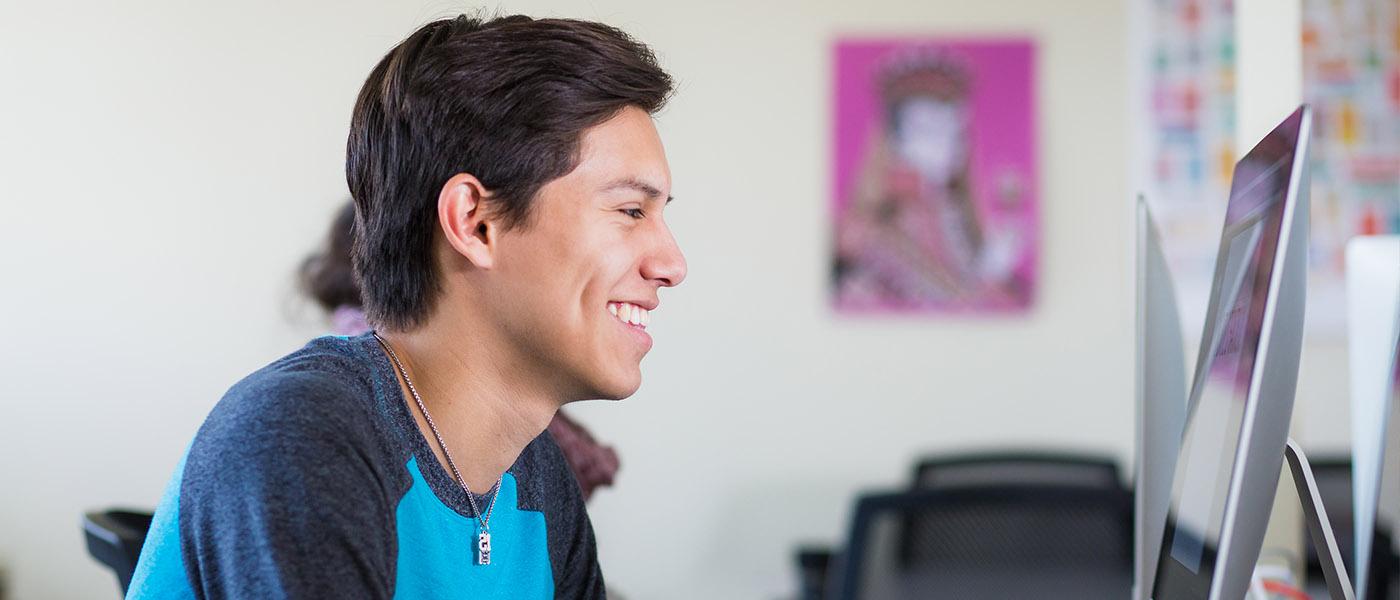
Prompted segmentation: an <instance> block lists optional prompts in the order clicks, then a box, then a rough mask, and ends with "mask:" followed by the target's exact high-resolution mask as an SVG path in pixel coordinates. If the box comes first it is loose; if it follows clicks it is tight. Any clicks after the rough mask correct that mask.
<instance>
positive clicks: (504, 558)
mask: <svg viewBox="0 0 1400 600" xmlns="http://www.w3.org/2000/svg"><path fill="white" fill-rule="evenodd" d="M455 458H457V459H458V460H459V461H469V460H471V458H470V457H461V456H458V457H455ZM497 493H498V494H499V496H500V497H499V499H497V501H496V507H495V511H494V513H493V514H492V515H491V519H490V522H489V526H490V533H491V564H489V565H479V564H476V543H477V534H478V532H479V530H480V526H479V525H478V523H477V521H476V519H475V518H474V517H473V514H474V513H473V512H472V509H471V507H470V505H469V504H468V502H467V498H466V494H465V493H464V492H463V491H462V489H461V487H459V486H458V485H457V483H456V482H455V481H454V480H453V479H452V477H451V475H449V474H448V473H447V472H446V471H445V470H444V469H443V468H442V466H441V464H440V463H439V462H438V461H437V459H436V457H435V456H434V454H433V452H432V450H431V449H430V447H429V446H428V442H427V440H425V439H424V437H423V435H422V434H421V432H420V431H419V429H418V426H417V424H416V423H415V421H414V419H413V416H412V413H410V412H409V408H408V405H407V404H406V403H405V402H404V397H403V394H402V391H401V389H400V387H399V383H398V380H397V379H396V378H395V375H394V371H393V367H392V365H391V364H390V363H389V361H388V359H387V358H386V357H385V356H384V354H383V352H382V351H381V350H380V346H379V345H378V342H377V341H376V340H375V339H374V337H373V335H370V334H366V335H362V336H358V337H352V338H346V337H323V338H318V339H316V340H313V341H312V342H311V343H309V344H307V345H306V346H305V347H304V348H302V349H301V350H298V351H296V352H294V353H292V354H290V355H288V356H286V357H283V358H282V359H280V360H278V361H276V362H274V363H272V364H270V365H268V366H266V367H264V368H262V369H260V370H258V371H257V372H255V373H253V374H252V375H249V376H248V377H247V378H245V379H244V380H242V381H240V382H238V383H237V384H235V385H234V386H233V388H231V389H230V390H229V391H228V393H227V394H225V396H224V398H223V399H222V400H221V401H220V402H219V403H218V405H217V406H215V407H214V410H213V412H211V413H210V415H209V417H208V419H207V420H206V421H205V422H204V425H203V426H202V427H201V428H200V429H199V432H198V434H197V435H196V436H195V439H194V441H193V442H192V443H191V445H190V448H189V450H188V452H187V453H186V456H185V458H184V459H183V460H182V461H181V464H180V466H179V467H178V468H177V469H176V473H175V476H174V477H173V478H172V480H171V483H170V485H169V487H168V488H167V489H166V493H165V496H164V498H163V499H162V501H161V504H160V507H159V508H158V509H157V510H156V517H155V521H154V523H153V524H152V527H151V531H150V534H149V535H148V537H147V539H146V544H145V546H144V547H143V548H142V550H141V559H140V562H139V563H138V565H137V568H136V574H135V576H134V578H133V580H132V584H131V589H130V593H129V596H128V597H132V598H180V597H184V598H192V597H198V598H205V597H208V598H389V597H399V598H512V599H515V598H551V597H553V598H601V597H603V596H604V592H603V577H602V573H601V572H600V570H599V568H598V561H597V552H596V548H595V546H594V540H593V528H592V525H591V524H590V523H589V520H588V514H587V512H586V511H585V509H584V505H583V497H582V494H581V493H580V490H579V487H578V484H577V482H575V481H574V478H573V474H572V473H571V472H570V471H569V469H568V465H567V464H566V463H565V462H564V457H563V455H562V453H561V452H560V451H559V448H558V446H556V445H555V443H554V441H553V439H551V438H550V437H549V434H548V433H545V434H542V435H541V436H540V437H538V438H536V439H535V441H533V442H531V443H530V444H529V445H528V446H526V448H525V450H524V451H523V452H522V453H521V455H520V458H519V459H518V460H517V461H516V462H515V464H514V465H513V466H511V468H510V470H509V471H507V472H506V474H505V475H504V476H503V478H502V481H501V487H500V490H499V491H498V492H497ZM487 502H489V498H488V499H487ZM483 510H484V508H483Z"/></svg>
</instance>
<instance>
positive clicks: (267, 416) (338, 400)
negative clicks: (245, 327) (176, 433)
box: [195, 337, 376, 453]
mask: <svg viewBox="0 0 1400 600" xmlns="http://www.w3.org/2000/svg"><path fill="white" fill-rule="evenodd" d="M357 342H358V340H357V338H339V337H323V338H317V339H315V340H312V341H311V342H310V343H308V344H307V345H306V346H304V347H302V348H301V349H299V350H297V351H295V352H292V353H291V354H288V355H286V356H283V357H282V358H279V359H277V360H276V361H273V362H272V363H270V364H268V365H267V366H265V367H263V368H261V369H258V370H257V371H254V372H253V373H251V374H249V375H248V376H247V377H244V378H243V379H242V380H240V381H239V382H238V383H235V384H234V385H233V386H232V387H230V388H229V390H228V391H227V392H226V393H225V394H224V396H223V398H222V399H220V400H219V402H218V404H216V405H215V407H214V409H213V410H212V411H211V412H210V413H209V416H208V418H207V419H206V420H205V422H204V425H203V426H202V427H200V430H199V433H198V434H197V435H196V438H195V447H203V448H204V449H206V450H212V451H214V452H219V453H221V452H226V451H239V450H248V449H253V448H267V447H269V446H271V447H274V448H276V447H280V446H286V445H288V444H297V443H298V442H301V441H307V440H317V439H321V438H324V437H326V436H332V437H336V438H348V439H349V440H353V439H354V438H356V437H361V436H369V435H373V429H374V422H375V421H376V419H375V402H374V393H375V388H374V383H373V381H372V373H371V368H372V366H371V365H370V364H368V362H367V361H366V359H365V358H364V357H363V356H362V355H360V354H358V353H357V348H356V346H355V344H356V343H357Z"/></svg>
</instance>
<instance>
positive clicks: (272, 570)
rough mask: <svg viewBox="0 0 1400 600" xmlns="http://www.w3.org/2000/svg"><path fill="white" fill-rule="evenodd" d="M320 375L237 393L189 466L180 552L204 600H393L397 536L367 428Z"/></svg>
mask: <svg viewBox="0 0 1400 600" xmlns="http://www.w3.org/2000/svg"><path fill="white" fill-rule="evenodd" d="M353 393H354V391H353V390H351V389H348V387H347V386H345V385H343V384H341V383H339V382H336V381H334V380H333V379H331V378H328V377H326V376H324V375H311V374H306V373H280V374H277V375H276V376H274V377H269V378H264V379H261V380H258V381H251V382H250V381H248V380H245V381H244V382H241V383H240V384H239V385H237V386H235V387H234V388H233V389H232V390H230V391H229V394H228V395H226V396H225V398H224V400H223V401H221V402H220V403H219V405H218V406H217V407H216V408H215V409H214V412H213V413H211V415H210V418H209V419H208V420H207V421H206V423H205V425H204V427H203V428H201V430H200V432H199V434H198V435H197V436H196V439H195V442H194V444H193V445H192V446H191V448H190V454H189V458H188V461H187V463H186V466H185V475H184V480H183V482H182V484H181V489H180V500H179V502H180V511H179V521H180V546H181V553H182V554H183V556H184V564H185V570H186V576H187V577H188V578H189V580H190V584H191V586H192V587H193V588H194V590H195V593H196V595H197V596H200V597H204V598H388V597H390V596H391V594H392V592H393V582H394V571H393V569H394V560H393V556H394V554H395V544H396V540H395V533H394V524H393V522H392V519H393V514H394V513H393V509H392V506H391V504H390V500H389V498H390V491H389V490H388V489H386V486H387V485H389V484H388V483H387V481H388V480H387V479H385V478H384V477H383V475H384V474H383V473H382V472H381V469H382V466H381V465H380V464H379V463H380V462H381V461H377V460H376V455H375V451H376V448H377V446H376V443H377V442H376V441H375V440H376V439H377V438H376V437H375V436H374V435H373V422H372V418H370V417H368V416H366V414H365V413H364V412H362V411H360V410H357V409H355V406H356V405H357V403H355V402H346V401H345V398H346V396H345V394H353Z"/></svg>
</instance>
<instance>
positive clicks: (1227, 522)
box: [1152, 106, 1312, 600]
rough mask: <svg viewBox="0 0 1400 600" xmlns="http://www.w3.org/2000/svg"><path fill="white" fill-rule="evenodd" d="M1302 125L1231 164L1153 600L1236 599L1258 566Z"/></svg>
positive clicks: (1280, 447)
mask: <svg viewBox="0 0 1400 600" xmlns="http://www.w3.org/2000/svg"><path fill="white" fill-rule="evenodd" d="M1311 123H1312V114H1311V110H1310V109H1309V108H1308V107H1307V106H1302V107H1299V108H1298V110H1296V111H1294V112H1293V114H1291V115H1289V116H1288V118H1286V119H1284V121H1283V122H1282V123H1280V124H1279V125H1278V126H1277V127H1275V128H1274V130H1273V131H1271V132H1269V134H1268V135H1267V136H1265V137H1264V139H1263V140H1262V141H1260V142H1259V144H1258V145H1256V146H1255V147H1254V148H1253V149H1251V150H1250V151H1249V152H1248V153H1247V154H1245V156H1244V157H1243V158H1241V159H1240V161H1239V163H1237V164H1236V165H1235V173H1234V178H1233V181H1232V183H1231V187H1230V200H1229V204H1228V205H1227V206H1226V211H1225V225H1224V229H1223V231H1222V234H1221V240H1220V248H1219V250H1218V253H1217V256H1216V262H1215V275H1214V279H1213V281H1212V283H1211V295H1210V303H1209V305H1208V307H1207V309H1206V320H1205V327H1204V331H1203V333H1202V335H1201V346H1200V351H1199V353H1198V354H1197V359H1196V368H1195V373H1194V376H1193V378H1192V379H1193V381H1192V385H1191V394H1190V412H1189V413H1188V416H1187V420H1186V429H1185V432H1184V434H1183V437H1182V441H1181V451H1180V453H1179V454H1178V455H1177V462H1176V467H1175V469H1174V473H1173V476H1172V493H1171V501H1170V504H1169V505H1168V510H1167V518H1166V527H1165V531H1164V533H1163V536H1162V546H1161V549H1160V551H1159V552H1160V555H1159V558H1158V561H1157V575H1156V580H1155V581H1154V583H1153V592H1152V598H1154V599H1155V600H1184V599H1194V598H1201V599H1209V600H1238V599H1239V598H1243V597H1244V595H1245V592H1246V590H1247V589H1248V587H1249V581H1250V577H1251V575H1252V573H1253V571H1254V565H1255V563H1256V562H1257V561H1258V559H1259V551H1260V547H1261V545H1262V544H1263V541H1264V530H1265V528H1266V526H1267V524H1268V520H1269V513H1270V508H1271V507H1272V505H1273V498H1274V493H1275V491H1276V490H1277V488H1278V481H1279V473H1280V471H1281V469H1282V467H1283V459H1284V447H1285V445H1286V443H1287V440H1288V426H1289V421H1290V420H1291V419H1292V415H1293V393H1294V390H1295V388H1296V387H1297V383H1298V357H1299V353H1300V350H1301V348H1302V341H1303V309H1304V298H1305V289H1304V288H1305V286H1306V283H1307V256H1306V252H1307V238H1308V160H1307V154H1308V152H1307V148H1308V139H1309V136H1310V130H1311Z"/></svg>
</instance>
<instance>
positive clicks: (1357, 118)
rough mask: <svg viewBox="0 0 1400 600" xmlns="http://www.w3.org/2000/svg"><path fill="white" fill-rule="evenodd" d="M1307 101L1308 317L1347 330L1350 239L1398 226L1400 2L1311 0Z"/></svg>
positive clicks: (1306, 21) (1316, 324)
mask: <svg viewBox="0 0 1400 600" xmlns="http://www.w3.org/2000/svg"><path fill="white" fill-rule="evenodd" d="M1303 97H1304V100H1305V101H1306V102H1308V103H1310V104H1311V105H1312V107H1313V139H1312V185H1313V187H1312V236H1311V240H1310V242H1311V259H1312V260H1311V265H1310V266H1311V270H1310V272H1309V274H1308V287H1309V290H1308V309H1309V310H1308V323H1309V329H1310V330H1311V331H1314V332H1319V333H1333V334H1337V335H1341V334H1343V333H1344V332H1345V323H1344V322H1343V321H1342V317H1341V315H1344V314H1346V304H1345V296H1344V294H1345V284H1344V277H1345V274H1344V272H1343V265H1344V253H1345V248H1346V243H1347V240H1349V239H1351V238H1352V237H1354V236H1357V235H1373V234H1384V233H1394V232H1400V2H1397V1H1396V0H1305V1H1304V2H1303ZM1397 268H1400V266H1397Z"/></svg>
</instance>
